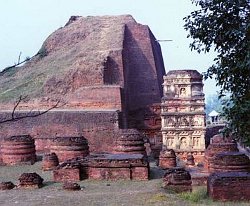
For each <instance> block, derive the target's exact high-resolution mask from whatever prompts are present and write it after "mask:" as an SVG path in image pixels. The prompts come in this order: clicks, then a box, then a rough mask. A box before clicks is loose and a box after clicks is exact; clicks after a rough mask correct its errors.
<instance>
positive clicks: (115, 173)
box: [89, 167, 130, 180]
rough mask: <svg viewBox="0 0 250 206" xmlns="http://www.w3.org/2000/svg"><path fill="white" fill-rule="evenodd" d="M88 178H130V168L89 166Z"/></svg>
mask: <svg viewBox="0 0 250 206" xmlns="http://www.w3.org/2000/svg"><path fill="white" fill-rule="evenodd" d="M89 178H90V179H94V180H119V179H124V180H130V169H129V168H98V167H90V168H89Z"/></svg>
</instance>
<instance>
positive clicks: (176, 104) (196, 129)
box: [161, 70, 205, 162]
mask: <svg viewBox="0 0 250 206" xmlns="http://www.w3.org/2000/svg"><path fill="white" fill-rule="evenodd" d="M163 92H164V94H163V98H162V104H161V105H162V106H161V118H162V137H163V146H164V147H166V148H167V149H174V150H175V153H176V154H177V156H179V157H180V158H181V159H184V160H185V159H186V156H187V154H192V155H193V156H194V158H195V162H202V159H203V156H204V150H205V137H204V136H205V112H204V108H205V103H204V93H203V83H202V75H201V74H200V73H199V72H197V71H196V70H172V71H169V72H168V73H167V75H166V76H164V83H163Z"/></svg>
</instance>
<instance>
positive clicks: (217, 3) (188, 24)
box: [184, 0, 250, 145]
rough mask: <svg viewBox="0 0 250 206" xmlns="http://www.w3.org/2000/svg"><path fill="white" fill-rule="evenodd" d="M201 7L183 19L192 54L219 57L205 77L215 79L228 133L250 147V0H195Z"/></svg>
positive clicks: (194, 2)
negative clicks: (212, 52) (222, 104)
mask: <svg viewBox="0 0 250 206" xmlns="http://www.w3.org/2000/svg"><path fill="white" fill-rule="evenodd" d="M192 3H193V4H196V6H198V7H199V9H198V10H196V11H193V12H191V14H190V15H188V16H187V17H185V18H184V21H185V25H184V28H185V29H186V30H187V31H189V35H188V37H191V38H192V39H193V42H192V43H191V44H190V48H191V50H196V51H198V52H199V53H200V52H205V53H206V52H209V51H210V50H211V49H214V50H215V52H217V57H216V58H215V59H214V64H213V65H212V66H211V67H209V68H208V70H207V72H206V73H205V74H204V76H205V79H206V78H212V77H214V78H215V80H216V82H217V85H218V86H220V88H221V89H220V95H219V97H223V96H225V95H226V94H229V101H227V102H225V103H224V111H223V112H224V115H225V117H226V118H227V120H228V125H227V130H226V131H227V132H230V133H231V134H232V136H233V137H234V138H236V139H237V140H238V141H241V142H244V143H245V144H246V145H250V0H226V1H225V0H192Z"/></svg>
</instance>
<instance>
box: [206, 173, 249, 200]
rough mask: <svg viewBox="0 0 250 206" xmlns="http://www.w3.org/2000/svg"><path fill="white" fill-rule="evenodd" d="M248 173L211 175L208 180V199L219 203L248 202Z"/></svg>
mask: <svg viewBox="0 0 250 206" xmlns="http://www.w3.org/2000/svg"><path fill="white" fill-rule="evenodd" d="M249 188H250V173H249V172H225V173H213V174H211V175H210V176H209V178H208V184H207V191H208V195H209V196H210V198H212V199H214V200H221V201H240V200H248V201H249V200H250V189H249Z"/></svg>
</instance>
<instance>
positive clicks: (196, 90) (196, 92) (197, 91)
mask: <svg viewBox="0 0 250 206" xmlns="http://www.w3.org/2000/svg"><path fill="white" fill-rule="evenodd" d="M201 95H203V92H202V85H201V84H196V85H192V96H201Z"/></svg>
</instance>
